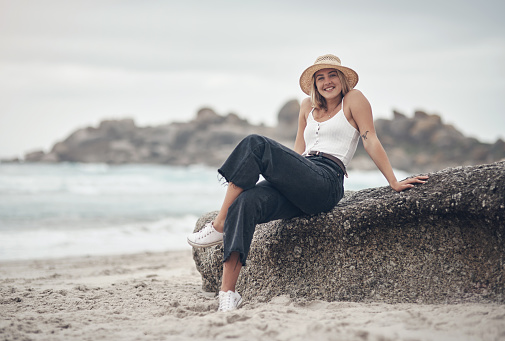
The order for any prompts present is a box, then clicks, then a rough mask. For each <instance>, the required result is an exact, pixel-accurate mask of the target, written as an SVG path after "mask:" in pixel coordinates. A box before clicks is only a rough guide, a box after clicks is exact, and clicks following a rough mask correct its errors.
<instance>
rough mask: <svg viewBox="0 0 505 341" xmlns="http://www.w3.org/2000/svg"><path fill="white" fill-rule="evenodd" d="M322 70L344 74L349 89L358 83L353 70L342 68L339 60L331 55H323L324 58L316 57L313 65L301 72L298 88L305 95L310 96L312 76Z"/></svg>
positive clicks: (356, 75)
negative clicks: (332, 70)
mask: <svg viewBox="0 0 505 341" xmlns="http://www.w3.org/2000/svg"><path fill="white" fill-rule="evenodd" d="M322 69H337V70H340V71H342V72H343V73H344V75H345V78H346V79H347V81H348V82H349V85H350V86H351V89H352V88H354V87H355V86H356V84H357V83H358V74H357V73H356V71H354V70H353V69H350V68H348V67H345V66H342V63H341V62H340V58H338V57H337V56H334V55H332V54H325V55H324V56H320V57H317V59H316V61H315V62H314V65H312V66H309V67H308V68H307V69H306V70H305V71H303V73H302V76H301V77H300V87H301V88H302V91H303V92H305V93H306V94H307V95H310V86H311V84H312V82H313V78H312V76H314V74H315V73H316V72H317V71H319V70H322Z"/></svg>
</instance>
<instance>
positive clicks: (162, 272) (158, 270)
mask: <svg viewBox="0 0 505 341" xmlns="http://www.w3.org/2000/svg"><path fill="white" fill-rule="evenodd" d="M0 292H1V299H0V340H213V339H215V340H221V339H238V340H409V341H412V340H458V341H461V340H505V305H499V304H458V305H419V304H394V305H392V304H384V303H352V302H332V303H329V302H323V301H306V300H303V299H296V300H294V299H290V298H289V297H286V296H279V297H276V298H274V299H273V300H272V301H270V302H259V303H258V302H255V303H251V302H244V305H243V306H242V307H241V309H239V310H237V311H234V312H228V313H217V312H216V309H217V300H216V298H215V295H214V294H212V293H207V292H203V291H202V290H201V278H200V275H199V274H198V272H197V271H196V268H195V266H194V263H193V260H192V257H191V252H190V251H189V250H188V251H180V252H166V253H144V254H136V255H122V256H100V257H95V256H94V257H77V258H67V259H56V260H43V261H41V260H32V261H10V262H0Z"/></svg>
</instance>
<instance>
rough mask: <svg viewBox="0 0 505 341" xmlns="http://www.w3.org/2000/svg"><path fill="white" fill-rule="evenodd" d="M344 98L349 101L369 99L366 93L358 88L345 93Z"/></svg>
mask: <svg viewBox="0 0 505 341" xmlns="http://www.w3.org/2000/svg"><path fill="white" fill-rule="evenodd" d="M344 100H347V101H348V102H349V101H351V102H361V101H367V102H368V100H367V99H366V97H365V95H363V93H362V92H361V91H359V90H358V89H352V90H351V91H349V92H348V93H347V94H345V97H344Z"/></svg>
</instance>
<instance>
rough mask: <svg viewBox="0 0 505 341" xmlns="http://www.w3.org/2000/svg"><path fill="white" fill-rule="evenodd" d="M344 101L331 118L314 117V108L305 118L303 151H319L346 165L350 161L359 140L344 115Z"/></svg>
mask: <svg viewBox="0 0 505 341" xmlns="http://www.w3.org/2000/svg"><path fill="white" fill-rule="evenodd" d="M343 108H344V102H343V100H342V108H341V109H340V111H339V112H338V113H337V114H335V116H333V117H332V118H330V119H329V120H327V121H324V122H317V121H316V120H315V119H314V116H313V112H314V109H312V111H311V112H310V114H309V117H308V118H307V126H306V127H305V130H304V132H303V138H304V140H305V146H306V147H305V152H303V154H302V155H307V154H308V153H310V152H311V151H319V152H323V153H328V154H331V155H333V156H335V157H337V158H339V159H340V160H341V161H342V162H343V163H344V165H345V166H346V167H347V165H348V164H349V162H350V161H351V159H352V157H353V156H354V153H355V152H356V147H357V146H358V141H359V132H358V131H357V130H356V128H354V127H353V126H352V125H351V124H350V123H349V121H347V118H346V117H345V115H344V111H343Z"/></svg>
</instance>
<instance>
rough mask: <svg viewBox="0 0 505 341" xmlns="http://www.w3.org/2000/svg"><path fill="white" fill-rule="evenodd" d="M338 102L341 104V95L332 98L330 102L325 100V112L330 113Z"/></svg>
mask: <svg viewBox="0 0 505 341" xmlns="http://www.w3.org/2000/svg"><path fill="white" fill-rule="evenodd" d="M340 102H342V95H341V94H340V95H338V96H337V97H335V98H332V99H330V100H326V111H330V110H332V109H335V108H336V107H338V106H339V105H340Z"/></svg>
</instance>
